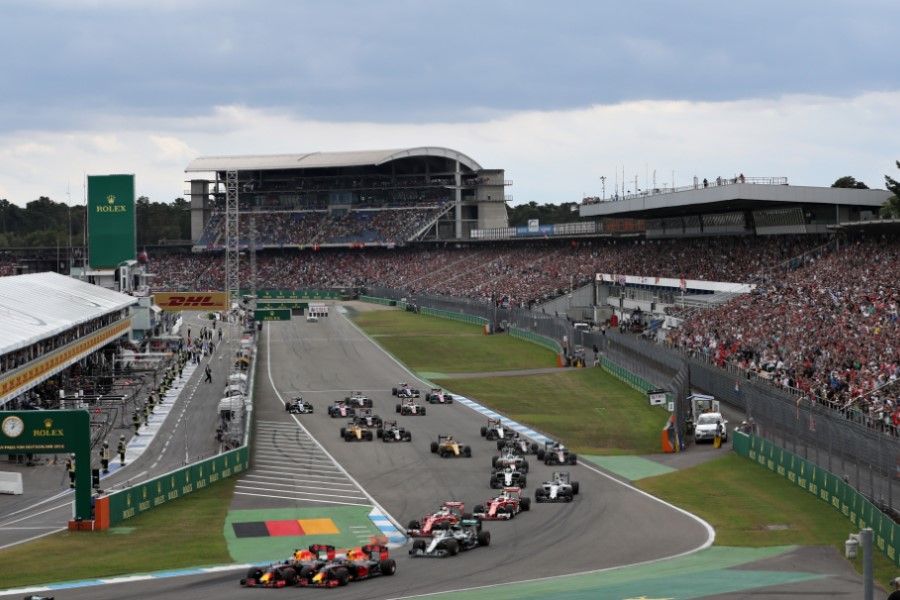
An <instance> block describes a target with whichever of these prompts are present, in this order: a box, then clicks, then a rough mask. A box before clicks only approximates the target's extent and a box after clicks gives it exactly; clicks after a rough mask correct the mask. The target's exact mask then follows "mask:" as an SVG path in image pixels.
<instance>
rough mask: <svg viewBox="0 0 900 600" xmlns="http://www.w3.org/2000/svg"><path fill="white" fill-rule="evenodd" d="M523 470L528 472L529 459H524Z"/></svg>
mask: <svg viewBox="0 0 900 600" xmlns="http://www.w3.org/2000/svg"><path fill="white" fill-rule="evenodd" d="M522 472H523V473H527V472H528V461H527V460H523V461H522Z"/></svg>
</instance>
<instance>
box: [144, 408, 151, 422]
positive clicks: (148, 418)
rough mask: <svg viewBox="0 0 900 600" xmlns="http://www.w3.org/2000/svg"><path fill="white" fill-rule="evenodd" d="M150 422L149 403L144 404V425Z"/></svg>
mask: <svg viewBox="0 0 900 600" xmlns="http://www.w3.org/2000/svg"><path fill="white" fill-rule="evenodd" d="M149 423H150V405H149V404H144V425H147V424H149Z"/></svg>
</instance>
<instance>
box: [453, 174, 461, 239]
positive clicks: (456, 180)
mask: <svg viewBox="0 0 900 600" xmlns="http://www.w3.org/2000/svg"><path fill="white" fill-rule="evenodd" d="M454 165H455V166H454V170H453V188H454V189H453V201H454V203H455V205H456V210H455V211H454V215H455V219H454V220H455V221H456V239H458V240H461V239H462V173H461V172H460V170H459V161H458V160H457V161H455V163H454Z"/></svg>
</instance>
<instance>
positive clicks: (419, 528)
mask: <svg viewBox="0 0 900 600" xmlns="http://www.w3.org/2000/svg"><path fill="white" fill-rule="evenodd" d="M465 508H466V506H465V504H463V503H462V502H451V501H447V502H444V503H443V504H441V507H440V508H439V509H438V511H437V512H436V513H432V514H430V515H425V516H424V517H423V518H422V520H421V521H410V522H409V525H407V527H406V535H408V536H410V537H431V536H432V535H434V532H435V531H437V530H440V529H447V528H448V527H450V526H451V525H455V524H457V523H459V522H460V521H462V520H464V519H471V518H472V515H471V514H470V513H467V512H465ZM480 526H481V525H480V523H479V528H480Z"/></svg>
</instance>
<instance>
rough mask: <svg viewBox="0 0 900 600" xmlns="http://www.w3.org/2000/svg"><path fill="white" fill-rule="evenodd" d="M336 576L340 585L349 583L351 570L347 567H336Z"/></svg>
mask: <svg viewBox="0 0 900 600" xmlns="http://www.w3.org/2000/svg"><path fill="white" fill-rule="evenodd" d="M334 578H335V579H337V582H338V585H347V583H348V582H349V581H350V571H348V570H347V569H343V568H342V569H335V570H334Z"/></svg>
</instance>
